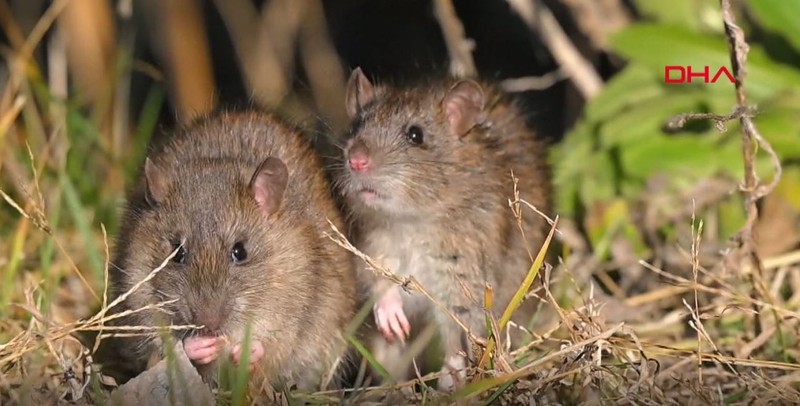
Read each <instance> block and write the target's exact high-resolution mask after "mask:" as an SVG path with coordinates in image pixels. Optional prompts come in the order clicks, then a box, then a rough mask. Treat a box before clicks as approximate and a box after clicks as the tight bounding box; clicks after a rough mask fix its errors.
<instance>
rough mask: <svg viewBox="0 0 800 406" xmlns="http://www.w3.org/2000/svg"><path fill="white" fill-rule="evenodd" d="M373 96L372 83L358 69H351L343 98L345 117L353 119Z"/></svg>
mask: <svg viewBox="0 0 800 406" xmlns="http://www.w3.org/2000/svg"><path fill="white" fill-rule="evenodd" d="M373 96H375V89H374V88H373V86H372V83H371V82H370V81H369V79H367V76H366V75H364V72H362V71H361V68H360V67H357V68H355V69H353V72H352V73H350V79H348V80H347V95H346V97H345V105H346V106H347V115H348V116H350V118H351V119H352V118H355V116H357V115H358V112H359V111H361V109H362V108H363V107H364V106H365V105H366V104H367V103H369V102H370V100H372V98H373Z"/></svg>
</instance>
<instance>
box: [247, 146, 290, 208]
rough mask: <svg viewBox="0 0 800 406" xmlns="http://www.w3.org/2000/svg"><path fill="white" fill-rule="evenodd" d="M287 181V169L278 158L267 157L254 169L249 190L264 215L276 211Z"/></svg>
mask: <svg viewBox="0 0 800 406" xmlns="http://www.w3.org/2000/svg"><path fill="white" fill-rule="evenodd" d="M288 181H289V170H288V169H287V168H286V165H285V164H284V163H283V161H281V160H280V159H278V158H274V157H269V158H267V159H265V160H264V162H262V163H261V165H259V166H258V169H256V172H255V173H254V174H253V178H252V179H251V180H250V191H251V193H252V194H253V199H255V201H256V204H257V205H258V208H259V209H261V211H262V212H263V213H264V215H265V216H267V217H270V216H271V215H273V214H274V213H275V212H276V211H278V208H279V207H280V206H281V201H283V192H284V191H286V183H287V182H288Z"/></svg>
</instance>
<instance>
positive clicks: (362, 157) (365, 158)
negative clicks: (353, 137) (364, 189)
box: [347, 141, 370, 172]
mask: <svg viewBox="0 0 800 406" xmlns="http://www.w3.org/2000/svg"><path fill="white" fill-rule="evenodd" d="M347 163H348V165H350V169H352V170H353V171H354V172H366V171H367V170H368V169H369V167H370V158H369V149H368V148H367V146H366V145H364V143H363V142H362V141H356V142H355V143H353V145H351V146H350V148H349V150H348V152H347Z"/></svg>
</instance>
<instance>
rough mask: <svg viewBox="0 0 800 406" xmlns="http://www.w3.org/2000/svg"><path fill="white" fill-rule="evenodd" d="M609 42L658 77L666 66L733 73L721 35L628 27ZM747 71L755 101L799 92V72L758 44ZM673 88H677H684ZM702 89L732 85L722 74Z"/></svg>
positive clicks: (674, 28)
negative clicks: (789, 90)
mask: <svg viewBox="0 0 800 406" xmlns="http://www.w3.org/2000/svg"><path fill="white" fill-rule="evenodd" d="M611 43H612V45H613V47H614V49H615V50H616V51H617V52H619V53H620V54H622V55H623V56H624V57H626V58H628V59H630V60H632V61H635V62H640V63H642V64H645V65H647V66H648V67H650V69H652V70H653V72H655V73H660V74H661V75H663V74H664V71H665V67H666V66H668V65H679V66H684V67H685V66H692V67H695V68H696V69H698V70H700V69H702V68H703V67H705V66H708V67H709V69H710V71H711V73H710V76H712V77H713V76H714V74H715V73H716V71H717V70H718V69H720V68H721V67H723V66H725V67H727V68H728V70H729V71H730V72H731V73H733V72H732V69H731V68H730V56H729V54H728V48H727V43H726V40H725V37H724V36H721V35H704V34H699V33H696V32H692V31H690V30H688V29H686V28H684V27H680V26H674V25H658V24H647V23H645V24H634V25H631V26H630V27H628V28H626V29H625V30H622V31H620V32H619V33H617V34H615V35H613V36H612V37H611ZM747 68H748V77H747V79H748V80H747V86H748V87H747V89H748V93H749V95H751V96H753V97H755V98H764V97H766V96H768V95H771V94H773V93H775V92H777V91H783V90H785V89H786V88H798V89H800V72H798V71H796V70H793V69H791V68H790V67H787V66H784V65H780V64H778V63H775V62H773V61H771V60H770V59H769V57H768V55H767V54H766V53H765V52H764V50H763V49H762V48H761V47H759V46H757V45H752V44H751V48H750V53H749V54H748V66H747ZM662 78H663V76H662ZM710 79H711V78H709V80H710ZM672 86H674V87H676V88H679V87H680V86H684V85H681V84H674V85H672ZM705 87H706V88H707V89H709V90H710V91H724V92H728V93H729V92H730V91H731V89H732V88H733V85H732V84H730V83H729V82H728V80H727V79H726V78H725V76H724V75H723V76H722V77H721V78H720V79H719V80H717V82H716V83H708V84H707V85H705Z"/></svg>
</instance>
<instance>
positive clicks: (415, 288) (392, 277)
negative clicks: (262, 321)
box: [326, 220, 478, 343]
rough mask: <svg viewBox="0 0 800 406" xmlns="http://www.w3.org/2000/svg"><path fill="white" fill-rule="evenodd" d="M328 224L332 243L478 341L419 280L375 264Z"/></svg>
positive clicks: (331, 223)
mask: <svg viewBox="0 0 800 406" xmlns="http://www.w3.org/2000/svg"><path fill="white" fill-rule="evenodd" d="M328 224H329V225H330V226H331V229H332V230H333V234H330V233H326V236H327V237H328V238H329V239H330V240H331V241H333V242H334V243H336V245H338V246H340V247H342V248H344V249H346V250H348V251H350V252H351V253H353V254H354V255H355V256H357V257H358V258H361V260H363V261H364V263H365V264H367V266H368V267H369V269H370V270H371V271H372V272H374V273H375V275H377V276H379V277H382V278H386V279H388V280H389V281H391V282H392V283H395V284H397V285H400V286H401V287H402V288H403V289H405V290H407V291H412V292H417V293H420V294H422V295H423V296H425V298H426V299H428V300H430V301H431V303H433V304H434V305H436V306H437V307H439V309H440V310H442V311H443V312H445V314H447V315H448V316H450V318H451V319H453V321H454V322H455V323H456V324H457V325H458V326H459V327H461V329H462V330H464V332H465V333H467V337H469V338H470V341H472V342H473V343H476V342H477V341H478V340H477V339H476V337H475V335H474V334H472V332H470V331H469V328H468V327H467V326H466V324H464V322H463V321H461V319H459V318H458V316H456V315H455V314H453V312H452V311H450V309H449V308H447V306H445V305H444V304H442V303H441V302H440V301H438V300H436V299H435V298H434V297H433V296H431V294H430V293H428V291H427V290H426V289H425V288H424V287H423V286H422V285H420V283H419V282H417V280H416V279H415V278H414V277H406V278H401V277H399V276H397V275H396V274H395V273H394V272H392V271H390V270H388V269H387V268H386V267H384V266H382V265H380V264H378V263H377V262H375V260H373V259H372V258H370V257H369V256H368V255H367V254H365V253H363V252H361V251H360V250H359V249H358V248H356V247H355V246H354V245H353V244H351V243H350V241H348V240H347V237H345V236H344V234H342V232H341V231H339V229H338V228H337V227H336V225H335V224H333V222H331V221H330V220H328Z"/></svg>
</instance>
